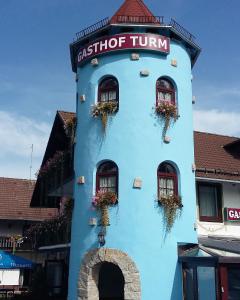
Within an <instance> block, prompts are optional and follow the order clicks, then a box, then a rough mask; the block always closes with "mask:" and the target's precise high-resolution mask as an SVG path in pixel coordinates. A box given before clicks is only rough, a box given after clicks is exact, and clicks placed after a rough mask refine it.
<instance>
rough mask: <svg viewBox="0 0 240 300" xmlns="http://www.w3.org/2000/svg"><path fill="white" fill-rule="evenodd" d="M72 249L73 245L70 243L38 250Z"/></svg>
mask: <svg viewBox="0 0 240 300" xmlns="http://www.w3.org/2000/svg"><path fill="white" fill-rule="evenodd" d="M70 247H71V243H69V244H58V245H53V246H44V247H39V248H38V250H52V249H60V248H70Z"/></svg>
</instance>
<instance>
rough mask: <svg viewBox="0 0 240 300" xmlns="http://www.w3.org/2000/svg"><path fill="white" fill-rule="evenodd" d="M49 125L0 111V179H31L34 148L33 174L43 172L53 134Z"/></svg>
mask: <svg viewBox="0 0 240 300" xmlns="http://www.w3.org/2000/svg"><path fill="white" fill-rule="evenodd" d="M50 129H51V127H50V125H49V124H47V123H45V122H37V121H36V120H33V119H30V118H27V117H23V116H20V115H17V114H11V113H9V112H6V111H0V143H1V147H0V176H6V177H24V178H28V177H29V167H30V161H31V160H30V156H31V145H32V144H33V170H32V174H33V175H32V178H34V173H35V172H36V171H37V169H38V168H39V165H40V163H41V160H42V157H43V154H44V151H45V148H46V145H47V141H48V138H49V133H50Z"/></svg>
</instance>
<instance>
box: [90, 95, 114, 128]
mask: <svg viewBox="0 0 240 300" xmlns="http://www.w3.org/2000/svg"><path fill="white" fill-rule="evenodd" d="M117 110H118V102H117V101H108V102H98V103H97V104H95V105H93V106H92V116H93V117H94V118H98V117H100V118H101V121H102V127H103V131H104V133H105V131H106V128H107V122H108V116H109V115H112V114H114V113H116V112H117Z"/></svg>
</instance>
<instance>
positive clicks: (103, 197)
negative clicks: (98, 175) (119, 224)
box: [92, 191, 118, 227]
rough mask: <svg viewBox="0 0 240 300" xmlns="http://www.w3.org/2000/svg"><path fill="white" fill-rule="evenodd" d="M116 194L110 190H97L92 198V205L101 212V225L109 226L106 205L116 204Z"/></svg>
mask: <svg viewBox="0 0 240 300" xmlns="http://www.w3.org/2000/svg"><path fill="white" fill-rule="evenodd" d="M117 200H118V199H117V195H116V193H114V192H111V191H98V192H97V194H96V195H95V196H94V197H93V199H92V205H93V207H95V208H96V209H97V210H99V211H100V213H101V225H102V226H104V227H106V226H109V214H108V207H110V206H114V205H116V204H117Z"/></svg>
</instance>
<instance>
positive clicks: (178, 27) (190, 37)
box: [169, 19, 196, 42]
mask: <svg viewBox="0 0 240 300" xmlns="http://www.w3.org/2000/svg"><path fill="white" fill-rule="evenodd" d="M169 25H170V26H172V27H173V28H174V29H175V30H176V31H177V32H178V33H180V34H181V35H183V36H184V37H185V38H187V39H188V40H189V41H191V42H194V40H195V39H196V38H195V36H194V35H193V34H191V33H190V32H189V31H187V29H185V28H183V27H182V26H181V25H180V24H178V23H177V22H176V21H175V20H174V19H171V22H170V24H169Z"/></svg>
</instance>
